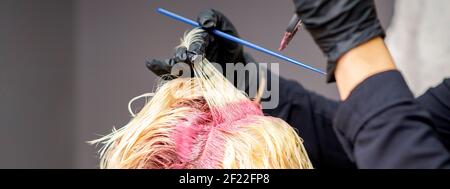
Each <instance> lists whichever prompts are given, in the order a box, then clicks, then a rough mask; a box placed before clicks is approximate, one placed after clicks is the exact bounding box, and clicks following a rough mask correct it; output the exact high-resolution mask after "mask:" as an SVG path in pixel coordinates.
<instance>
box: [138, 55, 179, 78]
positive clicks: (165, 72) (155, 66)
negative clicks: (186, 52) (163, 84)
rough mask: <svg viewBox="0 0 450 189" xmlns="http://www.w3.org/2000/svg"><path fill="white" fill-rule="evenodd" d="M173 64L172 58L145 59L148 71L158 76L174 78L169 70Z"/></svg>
mask: <svg viewBox="0 0 450 189" xmlns="http://www.w3.org/2000/svg"><path fill="white" fill-rule="evenodd" d="M174 64H175V60H174V59H166V60H164V61H160V60H156V59H152V60H146V61H145V65H146V66H147V68H148V69H149V70H150V71H152V72H153V73H154V74H156V75H157V76H159V77H163V78H164V79H173V78H175V77H172V76H171V70H172V67H173V65H174Z"/></svg>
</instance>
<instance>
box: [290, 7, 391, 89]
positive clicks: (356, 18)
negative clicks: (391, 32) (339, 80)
mask: <svg viewBox="0 0 450 189" xmlns="http://www.w3.org/2000/svg"><path fill="white" fill-rule="evenodd" d="M293 1H294V3H295V7H296V12H297V14H298V16H299V17H300V19H301V20H302V21H303V24H304V26H305V28H306V29H307V30H308V31H309V32H310V33H311V35H312V37H313V38H314V40H315V42H316V43H317V44H318V45H319V47H320V49H321V50H322V52H323V53H324V54H325V55H326V56H327V58H328V65H327V72H328V75H327V81H328V82H334V81H335V78H334V71H335V69H336V63H337V61H338V59H339V58H340V57H341V56H342V55H344V54H345V53H346V52H348V51H350V50H351V49H353V48H355V47H357V46H359V45H360V44H362V43H364V42H367V41H369V40H370V39H373V38H375V37H379V36H380V37H384V36H385V33H384V30H383V28H382V26H381V24H380V21H379V20H378V17H377V14H376V10H375V3H374V1H373V0H293Z"/></svg>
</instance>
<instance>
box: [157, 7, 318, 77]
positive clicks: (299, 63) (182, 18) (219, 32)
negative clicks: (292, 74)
mask: <svg viewBox="0 0 450 189" xmlns="http://www.w3.org/2000/svg"><path fill="white" fill-rule="evenodd" d="M156 11H157V12H158V13H160V14H162V15H165V16H168V17H170V18H173V19H175V20H178V21H181V22H184V23H186V24H189V25H191V26H194V27H200V25H199V24H198V23H197V22H195V21H193V20H190V19H188V18H185V17H182V16H180V15H178V14H175V13H173V12H170V11H168V10H165V9H163V8H158V9H157V10H156ZM212 33H213V34H215V35H217V36H220V37H222V38H225V39H228V40H230V41H233V42H236V43H239V44H241V45H243V46H246V47H248V48H251V49H255V50H257V51H260V52H263V53H266V54H268V55H272V56H274V57H277V58H279V59H282V60H285V61H287V62H290V63H293V64H295V65H298V66H301V67H303V68H306V69H308V70H312V71H314V72H317V73H320V74H323V75H326V73H325V72H324V71H322V70H319V69H317V68H314V67H311V66H309V65H306V64H303V63H301V62H299V61H297V60H294V59H292V58H289V57H287V56H284V55H281V54H278V53H276V52H273V51H271V50H269V49H266V48H263V47H260V46H258V45H255V44H253V43H250V42H248V41H245V40H243V39H240V38H237V37H235V36H232V35H230V34H227V33H224V32H222V31H219V30H212Z"/></svg>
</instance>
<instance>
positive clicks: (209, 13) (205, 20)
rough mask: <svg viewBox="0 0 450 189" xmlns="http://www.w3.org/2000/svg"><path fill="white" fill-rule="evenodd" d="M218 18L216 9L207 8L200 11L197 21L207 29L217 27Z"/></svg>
mask: <svg viewBox="0 0 450 189" xmlns="http://www.w3.org/2000/svg"><path fill="white" fill-rule="evenodd" d="M218 20H219V19H218V15H217V13H216V11H215V10H214V9H206V10H204V11H202V12H200V14H199V16H198V17H197V22H198V23H199V24H200V26H201V27H202V28H203V29H205V30H210V29H213V28H216V26H217V23H218Z"/></svg>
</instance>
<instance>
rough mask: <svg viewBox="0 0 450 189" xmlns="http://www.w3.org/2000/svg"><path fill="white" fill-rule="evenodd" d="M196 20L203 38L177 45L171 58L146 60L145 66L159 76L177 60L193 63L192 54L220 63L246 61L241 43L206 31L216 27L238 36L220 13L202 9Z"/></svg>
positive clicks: (166, 72)
mask: <svg viewBox="0 0 450 189" xmlns="http://www.w3.org/2000/svg"><path fill="white" fill-rule="evenodd" d="M197 22H198V23H199V24H200V26H201V27H202V28H203V29H205V30H206V31H205V32H204V33H203V34H202V38H203V40H201V41H199V42H196V43H193V44H192V45H191V46H190V47H189V48H188V49H186V48H185V47H179V48H178V49H176V52H175V56H174V57H173V58H170V59H167V60H165V61H159V60H151V61H147V62H146V64H147V67H148V68H149V69H150V70H151V71H152V72H153V73H155V74H156V75H159V76H161V75H166V74H169V73H170V69H171V67H172V66H173V65H174V64H175V63H177V62H184V63H193V60H192V58H193V56H194V55H203V56H204V57H206V58H207V59H208V60H209V61H210V62H215V63H219V64H222V65H223V64H225V63H244V64H245V63H246V62H245V58H244V52H243V47H242V46H241V45H239V44H237V43H234V42H231V41H228V40H225V39H222V38H220V37H216V36H214V35H212V34H210V33H209V32H208V31H210V30H211V29H218V30H220V31H223V32H225V33H228V34H230V35H233V36H236V37H238V33H237V31H236V29H235V28H234V26H233V24H232V23H231V22H230V21H229V20H228V19H227V18H226V17H225V16H224V15H223V14H222V13H220V12H218V11H216V10H213V9H207V10H204V11H202V12H201V13H200V14H199V16H198V17H197Z"/></svg>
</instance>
